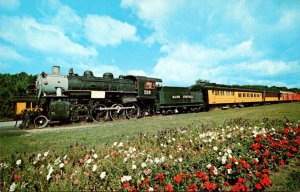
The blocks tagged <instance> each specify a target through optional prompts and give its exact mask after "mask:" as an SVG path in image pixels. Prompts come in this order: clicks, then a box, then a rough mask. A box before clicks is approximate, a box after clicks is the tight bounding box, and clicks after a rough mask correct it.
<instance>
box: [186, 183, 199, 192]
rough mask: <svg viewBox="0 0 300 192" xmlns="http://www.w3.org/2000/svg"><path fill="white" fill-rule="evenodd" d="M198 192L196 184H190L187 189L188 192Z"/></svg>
mask: <svg viewBox="0 0 300 192" xmlns="http://www.w3.org/2000/svg"><path fill="white" fill-rule="evenodd" d="M197 190H198V187H197V185H196V184H191V185H190V186H189V188H188V190H187V191H188V192H195V191H197Z"/></svg>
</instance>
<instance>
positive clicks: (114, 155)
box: [110, 151, 118, 157]
mask: <svg viewBox="0 0 300 192" xmlns="http://www.w3.org/2000/svg"><path fill="white" fill-rule="evenodd" d="M117 155H118V153H117V152H115V151H113V152H111V153H110V156H112V157H116V156H117Z"/></svg>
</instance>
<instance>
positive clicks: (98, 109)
mask: <svg viewBox="0 0 300 192" xmlns="http://www.w3.org/2000/svg"><path fill="white" fill-rule="evenodd" d="M103 108H106V106H105V105H103V104H96V105H94V107H93V111H92V118H93V120H94V121H96V122H103V121H106V120H107V119H108V111H107V110H103Z"/></svg>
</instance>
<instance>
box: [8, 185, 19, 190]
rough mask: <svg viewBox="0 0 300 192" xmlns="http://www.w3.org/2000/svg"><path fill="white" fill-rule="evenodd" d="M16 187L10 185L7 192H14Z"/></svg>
mask: <svg viewBox="0 0 300 192" xmlns="http://www.w3.org/2000/svg"><path fill="white" fill-rule="evenodd" d="M16 186H17V185H16V184H15V183H12V184H11V186H10V187H9V191H15V189H16Z"/></svg>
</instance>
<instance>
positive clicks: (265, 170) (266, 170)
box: [261, 169, 269, 174]
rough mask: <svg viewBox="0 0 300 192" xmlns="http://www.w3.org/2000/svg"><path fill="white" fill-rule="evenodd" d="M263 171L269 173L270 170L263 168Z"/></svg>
mask: <svg viewBox="0 0 300 192" xmlns="http://www.w3.org/2000/svg"><path fill="white" fill-rule="evenodd" d="M261 172H262V173H266V174H269V170H268V169H263V170H261Z"/></svg>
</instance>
